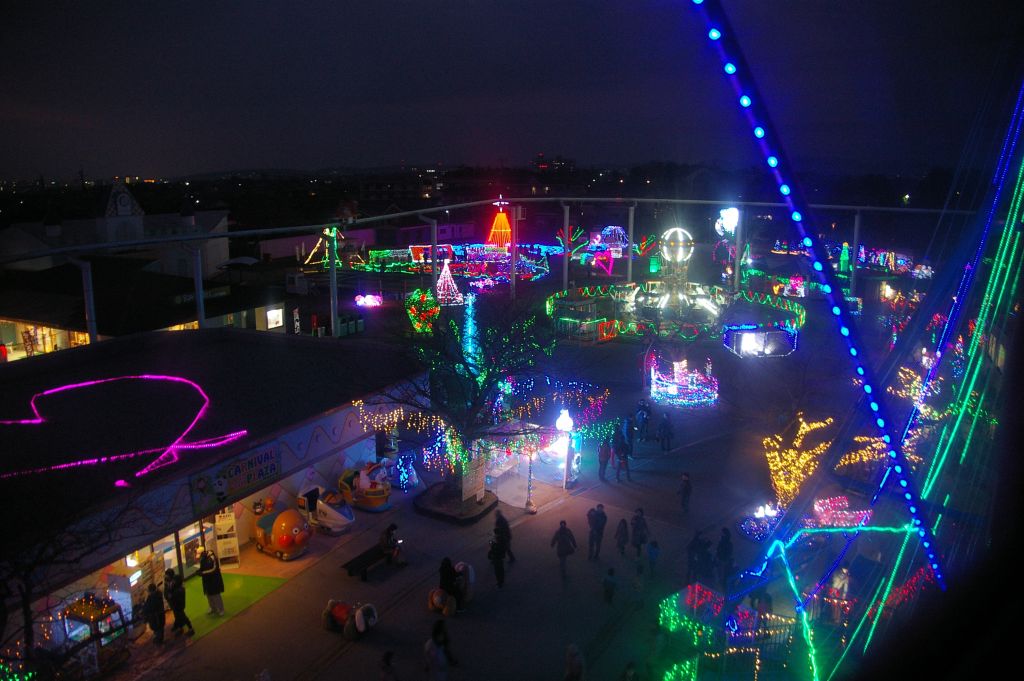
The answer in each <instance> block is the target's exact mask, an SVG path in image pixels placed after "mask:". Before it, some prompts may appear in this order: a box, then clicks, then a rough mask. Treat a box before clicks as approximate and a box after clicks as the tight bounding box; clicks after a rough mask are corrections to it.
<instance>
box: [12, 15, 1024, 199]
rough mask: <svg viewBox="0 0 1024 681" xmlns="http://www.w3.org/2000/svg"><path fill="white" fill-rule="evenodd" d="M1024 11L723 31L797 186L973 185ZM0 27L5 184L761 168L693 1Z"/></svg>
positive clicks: (47, 18)
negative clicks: (416, 169) (972, 135)
mask: <svg viewBox="0 0 1024 681" xmlns="http://www.w3.org/2000/svg"><path fill="white" fill-rule="evenodd" d="M1013 4H1014V3H1010V2H1006V1H1004V0H972V1H971V2H969V3H968V2H953V1H952V0H937V1H934V2H923V1H922V0H899V2H895V1H889V0H863V1H856V2H855V1H852V0H850V1H842V2H840V1H838V0H799V1H796V0H785V1H784V2H783V1H779V0H766V1H762V0H731V1H729V0H727V2H725V8H726V11H727V12H728V14H729V17H730V20H731V21H732V23H733V25H734V28H735V29H736V31H737V33H738V36H739V40H740V43H741V45H742V46H743V48H744V50H745V52H746V55H747V58H748V61H749V63H750V65H751V67H752V69H753V70H754V74H755V76H756V78H757V79H758V84H759V86H760V89H761V92H762V94H763V95H764V97H765V99H766V100H767V104H768V106H769V107H770V111H771V113H772V115H773V117H774V119H775V123H776V126H777V128H778V130H779V131H780V133H781V134H782V135H783V136H784V140H783V142H784V144H785V145H786V147H787V148H788V150H789V154H790V156H791V157H793V160H794V162H795V163H796V164H797V165H798V166H799V167H801V168H804V169H807V170H832V171H836V170H838V171H840V172H841V171H843V170H846V171H849V172H869V171H871V172H884V173H897V172H921V171H924V170H926V169H927V168H929V167H931V166H936V165H938V166H947V167H953V166H955V165H956V163H957V160H958V158H959V156H960V151H961V147H962V145H963V143H964V140H965V138H966V135H967V132H968V130H969V126H970V124H971V121H972V120H973V118H974V116H975V114H976V112H977V110H978V101H979V98H980V96H981V95H982V93H983V92H984V90H985V86H986V83H987V81H988V78H989V74H990V72H991V70H992V65H993V63H994V60H995V57H996V56H997V53H998V52H999V50H1000V49H1001V48H1002V47H1004V43H1005V37H1006V35H1007V33H1011V32H1012V31H1014V30H1015V28H1014V27H1015V25H1014V23H1013V21H1011V20H1010V18H1009V17H1007V16H1006V15H1005V12H1007V11H1009V9H1008V8H1009V7H1010V6H1011V5H1013ZM1015 11H1016V10H1015ZM4 14H5V16H4V17H3V21H2V26H0V45H3V46H4V50H3V58H2V59H0V83H2V84H3V86H2V87H3V95H2V96H0V177H2V178H7V179H14V178H35V177H37V176H38V175H40V174H42V175H44V176H46V177H47V178H56V179H62V178H63V179H70V178H72V177H74V176H76V175H77V173H78V169H79V167H83V168H84V170H85V174H86V176H87V177H93V178H100V177H107V176H111V175H124V174H132V175H142V176H150V177H174V176H179V175H183V174H188V173H199V172H210V171H225V170H237V169H252V168H279V169H299V170H314V169H319V168H326V167H373V166H387V165H397V164H399V163H402V162H404V163H408V164H417V163H418V164H424V163H437V162H442V163H444V164H446V165H457V164H462V163H466V164H477V165H498V164H505V165H525V164H527V163H528V162H529V160H530V159H531V157H532V156H533V155H534V154H535V153H536V152H538V151H544V152H546V153H548V154H549V155H554V154H561V155H563V156H567V157H569V158H573V159H575V160H576V162H577V164H579V165H583V166H588V165H591V164H602V165H603V164H607V165H618V166H625V165H630V164H635V163H642V162H646V161H650V160H668V161H677V162H684V163H686V162H690V163H698V162H708V163H717V164H719V165H721V166H724V167H742V166H746V165H750V164H754V163H756V162H757V159H756V158H755V147H754V145H753V144H752V143H751V142H750V140H749V139H748V138H747V136H748V135H749V131H748V128H747V126H746V124H745V123H744V122H743V121H742V120H741V117H740V114H739V112H738V109H737V107H736V106H735V105H734V103H733V101H732V99H733V98H732V94H731V90H730V88H729V87H728V85H727V83H726V81H725V79H724V78H723V77H722V75H721V74H720V71H719V64H718V61H717V57H716V56H715V54H714V53H713V51H712V49H711V48H710V47H709V45H708V41H707V40H706V39H704V37H703V25H702V24H701V23H700V20H699V18H698V16H697V14H696V13H695V12H694V11H693V10H692V8H691V7H690V3H689V0H672V1H664V2H644V1H642V0H636V1H628V0H618V1H614V2H613V1H610V0H608V1H598V0H591V1H589V2H583V1H580V2H575V1H574V2H568V1H557V0H555V1H552V0H502V1H498V0H445V1H443V2H411V1H410V2H391V1H382V0H373V1H372V2H358V1H355V0H353V1H344V2H298V3H296V2H289V3H285V2H270V1H267V2H247V3H212V2H130V3H128V2H125V3H122V2H102V3H92V2H78V3H68V4H67V5H66V6H64V7H62V8H55V7H54V6H53V5H51V3H35V2H24V3H16V4H15V5H12V6H10V7H8V8H7V9H6V10H5V13H4ZM1018 27H1019V26H1018Z"/></svg>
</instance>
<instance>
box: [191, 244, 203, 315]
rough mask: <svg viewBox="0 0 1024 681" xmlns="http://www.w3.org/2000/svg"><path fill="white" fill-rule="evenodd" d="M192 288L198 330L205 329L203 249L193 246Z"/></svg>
mask: <svg viewBox="0 0 1024 681" xmlns="http://www.w3.org/2000/svg"><path fill="white" fill-rule="evenodd" d="M192 286H193V287H194V288H195V296H196V321H198V322H199V328H200V329H205V328H206V301H205V300H203V249H202V248H201V247H200V246H198V245H197V246H195V247H194V248H193V249H192Z"/></svg>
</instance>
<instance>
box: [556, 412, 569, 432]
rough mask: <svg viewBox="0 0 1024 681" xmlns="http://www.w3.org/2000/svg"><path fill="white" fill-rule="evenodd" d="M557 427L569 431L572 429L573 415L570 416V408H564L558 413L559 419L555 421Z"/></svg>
mask: <svg viewBox="0 0 1024 681" xmlns="http://www.w3.org/2000/svg"><path fill="white" fill-rule="evenodd" d="M555 428H557V429H558V430H560V431H562V432H563V433H568V432H570V431H571V430H572V417H571V416H569V410H568V409H563V410H562V413H561V414H559V415H558V420H557V421H555Z"/></svg>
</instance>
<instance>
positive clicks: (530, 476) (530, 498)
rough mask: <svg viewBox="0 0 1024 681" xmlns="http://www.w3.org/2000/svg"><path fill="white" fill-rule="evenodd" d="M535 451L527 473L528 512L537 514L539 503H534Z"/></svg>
mask: <svg viewBox="0 0 1024 681" xmlns="http://www.w3.org/2000/svg"><path fill="white" fill-rule="evenodd" d="M533 454H534V453H533V452H530V453H529V454H528V456H529V457H530V463H529V468H528V469H527V473H526V507H525V508H526V512H527V513H529V514H530V515H536V513H537V504H535V503H533Z"/></svg>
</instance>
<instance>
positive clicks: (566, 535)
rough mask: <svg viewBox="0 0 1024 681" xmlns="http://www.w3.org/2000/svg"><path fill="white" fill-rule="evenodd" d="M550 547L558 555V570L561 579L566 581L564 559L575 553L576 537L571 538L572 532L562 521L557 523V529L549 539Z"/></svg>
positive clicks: (567, 576)
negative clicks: (552, 547)
mask: <svg viewBox="0 0 1024 681" xmlns="http://www.w3.org/2000/svg"><path fill="white" fill-rule="evenodd" d="M551 545H552V546H554V547H555V553H557V554H558V569H559V570H560V571H561V573H562V579H563V580H564V579H568V578H569V575H568V574H567V573H566V571H565V559H566V558H568V557H569V556H571V555H572V554H573V553H574V552H575V551H576V537H574V536H573V534H572V530H570V529H569V528H568V527H566V524H565V521H564V520H560V521H559V522H558V529H557V530H555V535H554V536H553V537H551Z"/></svg>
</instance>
